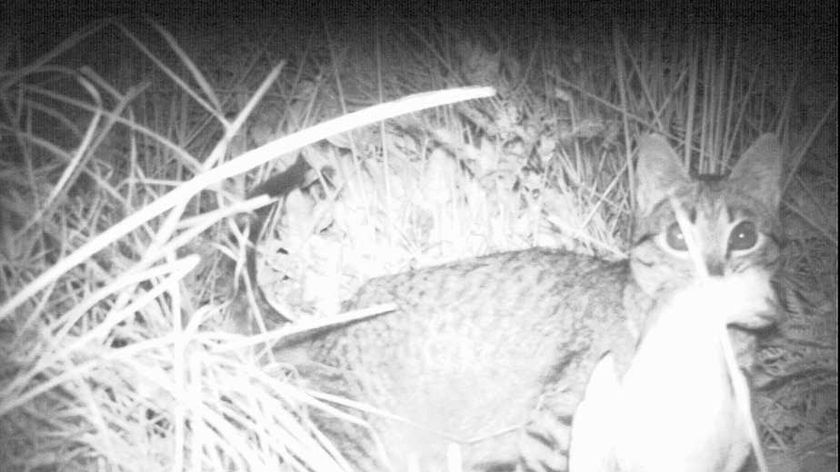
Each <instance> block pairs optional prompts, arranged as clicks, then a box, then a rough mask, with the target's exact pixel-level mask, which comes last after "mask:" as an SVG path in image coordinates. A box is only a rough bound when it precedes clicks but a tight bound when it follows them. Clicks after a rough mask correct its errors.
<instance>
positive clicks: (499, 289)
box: [309, 249, 632, 459]
mask: <svg viewBox="0 0 840 472" xmlns="http://www.w3.org/2000/svg"><path fill="white" fill-rule="evenodd" d="M629 277H630V275H629V268H628V266H627V264H626V263H625V262H605V261H603V260H600V259H596V258H593V257H589V256H584V255H579V254H574V253H569V252H562V251H552V250H546V249H529V250H524V251H515V252H506V253H500V254H494V255H490V256H485V257H479V258H475V259H469V260H464V261H458V262H454V263H451V264H446V265H442V266H437V267H431V268H426V269H421V270H417V271H413V272H408V273H404V274H399V275H394V276H388V277H381V278H377V279H372V280H370V281H369V282H368V283H367V284H365V285H364V286H363V287H362V288H361V289H360V290H359V292H358V293H357V295H356V297H355V298H354V299H353V300H351V301H350V303H349V306H348V308H364V307H367V306H371V305H374V304H380V303H393V304H394V305H395V306H396V309H395V311H394V312H391V313H387V314H384V315H381V316H379V317H377V318H373V319H369V320H365V321H362V322H358V323H355V324H353V325H350V326H347V327H344V328H341V329H337V330H335V331H333V332H331V333H329V334H327V335H325V336H323V337H321V338H319V339H318V340H316V341H315V342H313V343H312V345H311V347H310V349H309V350H310V354H309V357H310V358H311V359H313V360H316V361H317V362H320V363H323V364H326V365H328V366H331V367H334V368H337V369H338V370H339V371H341V372H344V373H349V376H350V377H351V378H352V380H345V382H342V387H341V390H343V391H344V393H350V394H351V396H352V397H356V398H359V399H362V400H364V401H365V402H369V403H372V404H373V405H374V406H376V407H378V408H383V409H386V410H388V411H389V412H391V413H394V414H397V415H400V416H403V417H405V418H408V419H410V420H411V421H414V422H417V423H420V425H421V426H422V427H423V428H427V429H428V430H431V431H435V432H436V433H443V434H446V435H449V436H450V438H455V439H457V440H462V441H466V440H468V439H471V438H476V437H481V436H485V435H493V434H497V433H499V432H501V431H506V430H511V431H512V430H514V429H516V428H518V427H520V426H522V425H523V424H525V423H526V422H527V421H528V419H529V415H530V414H532V412H533V411H534V409H535V406H536V404H537V402H538V400H539V398H540V396H541V395H542V394H543V393H544V391H545V389H546V388H547V387H549V386H551V387H556V386H557V385H558V384H561V383H562V384H569V385H578V384H583V381H584V380H585V378H584V379H571V378H565V377H566V376H569V375H577V373H582V372H583V373H585V372H587V371H588V369H586V368H570V367H572V366H571V365H572V364H574V365H580V364H582V363H583V364H585V363H590V362H593V363H594V361H595V360H597V357H598V356H600V353H601V352H602V351H604V350H607V349H615V346H614V344H615V343H616V342H621V343H625V344H626V345H627V348H628V349H631V347H630V344H631V343H632V340H631V339H630V337H629V336H628V333H627V332H626V331H625V330H626V323H625V322H624V320H625V319H626V315H625V313H624V308H623V296H624V293H623V292H624V287H626V286H627V284H628V283H629V282H628V281H629ZM380 430H382V429H381V428H380ZM389 441H393V443H394V444H396V445H398V446H396V447H403V448H404V449H405V450H406V451H410V450H411V451H414V452H416V450H417V449H418V448H419V449H423V448H430V447H433V446H432V445H433V444H435V443H439V442H440V441H441V438H440V436H438V434H427V433H426V432H423V431H421V430H419V429H418V430H411V429H410V428H409V429H406V428H399V429H398V430H395V429H391V430H390V431H389ZM501 443H504V444H506V445H510V444H512V442H511V441H510V440H509V439H507V440H504V441H502V442H500V443H499V444H501ZM486 444H487V445H488V446H489V445H490V444H491V443H490V442H488V443H486ZM392 447H394V446H392ZM487 449H492V450H493V451H494V453H499V454H508V453H509V451H503V449H504V447H501V446H499V445H498V444H495V445H493V446H492V447H488V448H487ZM482 454H484V453H482ZM482 459H486V456H483V457H482Z"/></svg>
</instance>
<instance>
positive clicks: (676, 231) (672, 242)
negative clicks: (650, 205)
mask: <svg viewBox="0 0 840 472" xmlns="http://www.w3.org/2000/svg"><path fill="white" fill-rule="evenodd" d="M665 242H666V243H668V247H670V248H671V249H673V250H675V251H688V245H686V242H685V236H683V233H682V230H680V225H679V224H678V223H677V222H674V223H671V226H669V227H668V230H667V231H666V232H665Z"/></svg>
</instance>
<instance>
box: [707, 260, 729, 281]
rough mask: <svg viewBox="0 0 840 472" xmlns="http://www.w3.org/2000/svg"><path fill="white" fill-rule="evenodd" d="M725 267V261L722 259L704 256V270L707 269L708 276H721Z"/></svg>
mask: <svg viewBox="0 0 840 472" xmlns="http://www.w3.org/2000/svg"><path fill="white" fill-rule="evenodd" d="M725 268H726V263H725V261H722V260H720V259H719V258H717V257H707V258H706V270H707V271H708V273H709V276H710V277H723V273H724V270H725Z"/></svg>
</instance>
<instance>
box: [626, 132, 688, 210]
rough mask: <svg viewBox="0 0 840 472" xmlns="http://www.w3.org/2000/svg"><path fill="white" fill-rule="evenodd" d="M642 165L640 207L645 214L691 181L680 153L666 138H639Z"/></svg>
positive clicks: (638, 179)
mask: <svg viewBox="0 0 840 472" xmlns="http://www.w3.org/2000/svg"><path fill="white" fill-rule="evenodd" d="M638 145H639V162H638V164H637V165H636V205H637V208H638V210H639V212H640V213H641V214H643V215H645V214H649V213H650V211H651V210H653V207H654V206H655V205H656V204H657V203H659V202H660V201H662V200H663V199H665V198H667V197H668V195H670V194H671V191H672V190H673V189H674V188H675V187H679V186H682V185H685V184H687V183H689V182H690V181H691V179H690V178H689V176H688V172H687V171H686V170H685V168H683V166H682V163H681V162H680V159H679V157H677V153H676V152H674V149H673V148H672V147H671V145H670V144H668V141H667V140H665V138H664V137H663V136H660V135H657V134H647V135H643V136H641V137H639V139H638Z"/></svg>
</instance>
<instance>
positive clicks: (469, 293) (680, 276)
mask: <svg viewBox="0 0 840 472" xmlns="http://www.w3.org/2000/svg"><path fill="white" fill-rule="evenodd" d="M639 155H640V159H639V165H638V171H637V177H638V186H637V189H636V194H637V203H638V205H637V207H638V209H637V212H636V215H635V222H634V240H633V247H632V250H631V258H630V259H629V260H625V261H618V262H607V261H603V260H600V259H596V258H592V257H587V256H582V255H577V254H573V253H569V252H558V251H549V250H543V249H532V250H526V251H519V252H510V253H502V254H495V255H490V256H486V257H481V258H477V259H471V260H465V261H460V262H455V263H452V264H447V265H443V266H439V267H431V268H425V269H421V270H418V271H414V272H410V273H406V274H399V275H395V276H388V277H382V278H377V279H374V280H371V281H369V282H368V283H367V284H366V285H364V286H363V287H362V288H361V289H360V290H359V292H358V293H357V295H356V296H355V297H354V298H353V299H352V300H351V301H350V302H349V303H348V304H347V308H363V307H366V306H370V305H373V304H378V303H394V304H395V305H396V310H395V312H393V313H388V314H384V315H381V316H379V317H376V318H372V319H369V320H365V321H361V322H357V323H354V324H351V325H349V326H346V327H339V328H336V329H334V330H333V331H330V332H328V333H326V334H323V335H322V334H319V335H317V336H316V337H315V338H314V339H311V340H307V341H304V342H303V343H301V344H299V345H297V346H283V347H282V348H281V357H282V353H283V351H291V350H295V351H296V352H301V351H302V352H304V353H305V357H306V359H307V361H306V362H304V363H303V364H305V365H302V367H305V370H304V372H305V375H306V376H307V379H308V380H309V381H310V383H311V384H312V386H313V387H314V388H316V389H321V390H323V391H326V392H329V393H337V394H341V395H342V396H346V397H349V398H351V399H353V400H357V401H360V402H363V403H366V404H369V405H371V406H373V407H375V408H379V409H382V410H385V411H387V412H388V413H390V414H395V415H398V416H400V417H403V418H405V419H406V420H408V421H410V422H412V423H414V424H411V425H409V424H405V423H403V422H401V421H398V420H394V419H385V418H381V417H379V416H378V415H375V414H365V415H361V414H360V415H361V416H364V417H365V418H366V419H367V420H368V421H369V423H370V425H371V426H372V429H373V431H374V432H375V434H374V435H373V436H371V435H369V434H368V432H367V430H366V429H364V428H362V427H359V426H351V425H350V424H349V423H347V422H346V421H343V420H339V419H336V418H332V417H329V416H328V415H326V414H323V413H321V414H316V416H317V418H318V420H319V423H320V424H321V425H322V426H323V428H324V430H325V432H327V434H328V437H330V438H331V439H332V440H333V441H334V442H335V444H336V445H337V446H338V449H339V451H341V452H342V453H343V454H344V455H345V456H346V457H348V459H350V461H351V463H352V464H354V465H355V466H356V467H357V468H358V469H360V470H389V469H390V470H407V469H408V468H409V467H410V466H411V467H418V468H416V469H414V470H419V471H429V470H446V463H447V460H450V461H453V462H454V463H458V464H461V465H462V466H463V470H465V471H469V470H486V471H496V472H501V471H504V470H511V471H512V470H514V469H516V470H529V471H565V470H567V468H568V465H567V450H568V446H569V434H570V424H571V420H572V415H573V413H574V411H575V408H576V407H577V405H578V403H579V402H580V399H581V397H582V395H583V391H584V388H585V386H586V383H587V381H588V379H589V376H590V374H591V372H592V370H593V368H594V366H595V365H596V363H597V362H598V361H599V359H600V358H601V356H602V355H603V354H604V353H606V352H611V353H612V355H613V356H614V358H615V359H616V361H617V364H618V365H619V370H620V371H621V372H623V371H624V370H626V368H627V367H628V366H629V365H630V364H631V363H632V361H633V353H634V350H635V348H636V345H637V343H638V341H639V339H640V336H642V335H643V334H644V332H645V330H646V329H647V327H648V324H649V323H651V320H650V315H651V314H652V313H654V312H655V308H656V306H657V305H658V304H661V303H663V302H664V301H666V300H668V299H669V298H670V297H671V296H672V295H673V293H674V292H675V291H678V290H680V289H681V288H682V287H685V286H686V285H688V284H689V283H691V281H692V280H693V279H694V274H693V267H692V263H691V261H690V260H689V258H688V256H687V254H686V253H684V251H683V248H681V247H680V244H681V243H680V232H679V229H678V228H677V229H676V231H675V227H676V223H675V219H674V215H673V211H672V210H671V199H673V202H674V203H675V204H678V205H680V206H681V207H683V209H684V210H685V211H686V213H687V214H689V215H690V219H691V224H692V225H694V226H696V228H697V229H698V231H699V233H698V234H700V235H701V237H702V238H705V239H708V240H709V241H708V243H709V244H706V245H704V252H703V257H704V263H705V264H706V265H707V267H708V269H709V273H710V274H712V275H713V276H715V277H726V276H727V275H729V274H733V273H739V272H741V271H743V270H745V269H747V268H757V269H758V270H761V271H764V272H766V273H772V271H773V270H774V265H775V262H776V259H777V257H778V246H777V245H776V243H775V239H774V238H773V237H772V235H774V234H775V232H776V230H777V223H776V220H775V217H776V211H777V206H778V200H779V195H778V194H779V188H778V185H779V184H778V181H779V173H780V171H779V168H780V153H779V152H778V144H777V143H776V141H775V138H773V137H771V136H769V135H765V136H763V137H762V138H760V139H759V141H758V142H757V143H756V144H755V145H754V146H753V147H751V148H750V149H749V150H748V151H746V152H745V154H744V156H743V157H742V158H741V160H740V161H739V164H738V166H736V168H735V169H734V170H733V173H732V176H731V177H730V178H729V179H723V180H715V181H708V182H705V181H704V182H700V181H694V180H691V179H689V178H688V175H687V173H686V172H685V171H683V170H682V167H681V166H680V164H679V163H678V161H677V158H676V154H675V153H674V152H673V150H672V149H671V148H670V146H669V145H668V143H667V142H666V141H665V140H664V139H663V138H660V137H656V136H648V137H645V138H643V139H642V140H641V142H640V148H639ZM768 236H769V237H768ZM706 249H708V250H706ZM768 279H769V277H768ZM686 406H687V407H690V405H686ZM374 436H375V437H376V438H377V439H376V440H373V439H372V437H374ZM485 436H487V438H485V439H484V440H479V441H478V442H474V443H467V441H470V440H475V439H479V438H482V437H485ZM452 443H460V449H459V451H460V455H461V457H460V458H454V457H455V456H457V454H455V455H454V456H453V451H454V450H456V449H453V448H451V447H450V444H452ZM447 457H449V459H447ZM456 470H457V469H456Z"/></svg>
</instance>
